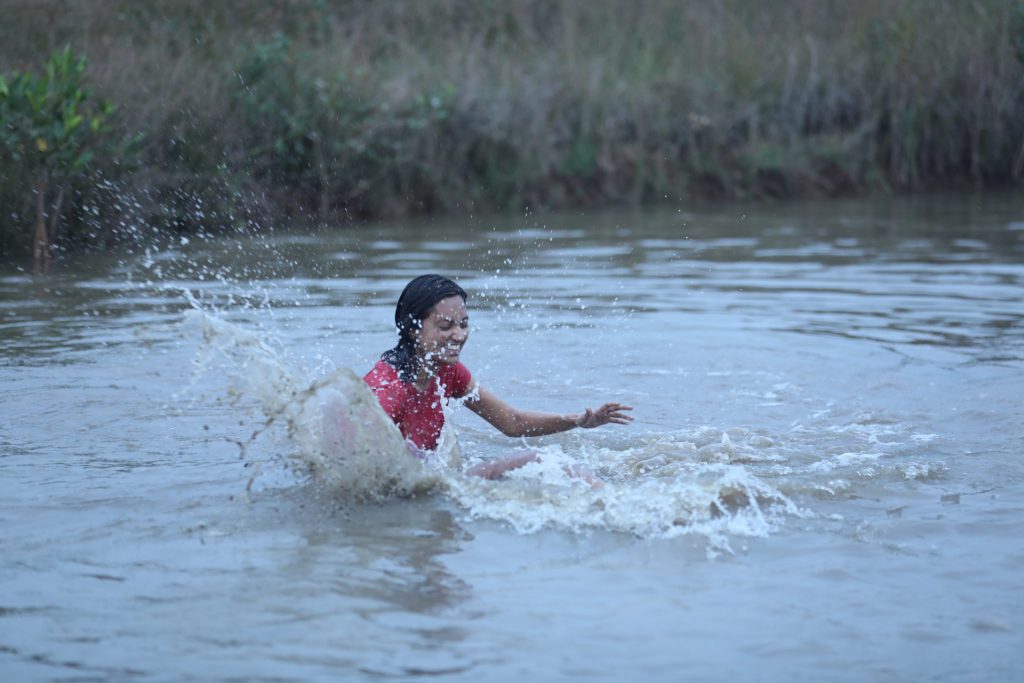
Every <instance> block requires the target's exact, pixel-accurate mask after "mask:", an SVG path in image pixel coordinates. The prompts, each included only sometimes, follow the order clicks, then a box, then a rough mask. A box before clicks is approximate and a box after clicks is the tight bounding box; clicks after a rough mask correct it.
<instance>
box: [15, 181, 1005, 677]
mask: <svg viewBox="0 0 1024 683" xmlns="http://www.w3.org/2000/svg"><path fill="white" fill-rule="evenodd" d="M430 271H437V272H442V273H445V274H448V275H451V276H454V277H455V278H456V279H458V280H459V282H460V283H461V284H462V285H463V286H464V287H465V288H466V289H467V290H469V292H470V302H469V306H470V316H471V324H472V333H471V336H470V340H469V343H468V344H467V346H466V349H465V352H464V354H463V359H464V361H465V362H466V364H467V365H468V366H469V367H470V368H471V369H472V370H473V372H474V374H475V377H476V378H477V379H478V380H479V381H480V383H481V384H483V385H484V386H487V387H488V388H490V389H492V390H493V391H495V392H496V393H498V394H499V395H500V396H502V398H504V399H505V400H507V401H508V402H510V403H512V404H513V405H517V406H520V407H524V408H534V409H541V410H549V411H564V412H569V411H572V412H575V411H578V410H580V409H581V408H582V407H584V406H587V405H591V406H593V405H596V404H598V403H600V402H603V401H606V400H620V401H622V402H625V403H629V404H631V405H633V406H634V408H635V411H634V415H635V417H636V422H635V423H634V424H633V425H631V426H628V427H617V426H607V427H603V428H601V429H598V430H587V431H575V432H570V433H567V434H563V435H556V436H553V437H545V438H543V439H534V440H529V442H523V441H517V440H510V439H507V438H504V437H502V436H501V435H499V434H497V433H496V432H495V431H494V430H492V429H490V428H489V427H488V426H487V425H486V424H485V423H483V422H482V421H480V420H479V419H478V418H476V417H475V416H474V415H472V414H471V413H470V412H469V411H467V410H465V409H459V408H456V409H455V410H454V414H453V416H452V421H453V424H454V425H455V427H456V429H455V432H456V434H457V441H458V443H457V446H449V447H446V449H445V450H444V453H443V456H444V457H442V458H439V460H440V461H441V462H437V463H428V464H427V465H426V466H424V465H421V464H420V463H418V462H415V461H412V460H410V459H403V458H401V457H400V456H401V455H402V453H401V444H397V445H396V444H395V442H394V440H393V438H392V437H393V434H391V435H389V432H388V431H387V428H386V425H382V424H379V423H375V422H374V420H375V417H374V414H373V411H372V410H371V408H372V406H367V405H366V404H365V403H360V389H361V387H360V386H359V384H358V382H353V381H351V377H352V375H351V372H350V370H351V371H355V372H356V373H358V374H362V373H363V372H364V371H365V370H366V369H368V368H369V367H370V366H371V365H372V363H373V362H374V360H375V359H376V357H377V356H378V355H379V354H380V352H381V351H382V350H384V349H385V348H386V347H387V346H389V345H390V343H391V341H392V335H393V331H392V327H391V320H392V315H393V306H394V301H395V299H396V297H397V294H398V293H399V292H400V290H401V288H402V286H403V285H404V284H405V282H406V281H408V280H409V279H410V278H411V277H412V276H414V275H416V274H419V273H422V272H430ZM1022 281H1024V209H1022V207H1021V205H1020V203H1019V202H1017V201H1016V198H1014V197H1010V196H981V197H945V198H925V199H919V200H888V201H883V202H831V203H821V204H795V205H788V204H787V205H779V206H757V205H748V206H743V205H737V206H708V207H702V208H696V209H688V210H682V211H680V210H675V209H662V210H656V211H645V212H602V213H590V214H586V215H547V216H527V217H505V218H500V217H499V218H493V217H490V218H477V219H472V220H463V221H453V220H436V221H408V222H404V223H401V224H381V225H374V226H366V227H361V228H356V229H350V230H343V231H323V232H320V233H314V234H311V233H300V232H292V231H288V230H284V229H279V230H277V231H275V232H274V233H273V235H272V236H269V237H266V236H264V237H256V238H238V239H221V240H213V239H207V238H195V237H194V238H190V239H189V240H183V241H182V242H181V243H175V244H173V245H171V246H169V247H168V248H166V249H163V250H160V251H157V250H154V249H150V250H149V251H147V250H146V249H144V248H138V249H136V250H135V253H134V254H128V255H125V254H119V255H110V256H104V255H94V256H89V257H84V258H82V259H79V260H77V261H76V262H75V263H73V264H63V265H62V266H61V267H60V269H59V271H58V272H57V273H55V274H53V275H51V276H49V277H45V278H33V277H30V276H27V275H25V274H24V273H22V272H20V271H18V270H17V268H16V267H15V266H14V265H11V264H8V265H7V266H4V267H3V269H2V271H0V339H2V349H3V351H2V355H0V368H2V370H0V372H2V376H3V380H4V388H5V391H4V392H3V395H2V397H0V415H2V417H3V419H2V421H0V473H2V474H0V500H2V502H0V523H2V528H3V534H2V536H0V558H2V559H0V674H2V678H3V680H11V681H22V680H24V681H50V680H54V681H56V680H61V681H63V680H76V681H93V680H96V681H122V680H123V681H135V680H139V681H163V680H168V681H172V680H173V681H177V680H189V679H193V680H225V681H226V680H267V681H271V680H273V681H281V680H295V681H300V680H302V681H305V680H382V679H383V680H396V679H397V680H411V679H418V678H441V679H442V680H463V681H477V680H497V681H504V680H520V679H522V678H523V677H535V678H539V679H541V680H568V679H576V678H579V679H585V680H609V681H611V680H623V679H625V678H627V677H629V678H631V679H632V678H636V679H639V680H673V681H674V680H680V679H682V678H690V679H695V680H737V679H738V680H790V679H797V680H799V679H804V680H837V681H855V680H856V681H859V680H865V679H867V680H893V681H902V680H908V681H909V680H915V681H916V680H939V681H973V680H978V679H982V678H984V679H992V680H1010V679H1012V678H1014V677H1015V676H1017V675H1019V674H1018V672H1019V671H1020V669H1021V666H1022V665H1024V655H1022V654H1021V653H1022V652H1024V636H1022V634H1024V616H1022V615H1024V610H1022V607H1024V598H1022V597H1021V596H1022V595H1024V591H1022V589H1024V579H1022V577H1024V572H1022V570H1024V544H1022V541H1021V523H1020V520H1021V512H1022V511H1024V466H1022V465H1021V462H1020V460H1021V459H1020V455H1021V452H1022V450H1024V449H1022V446H1024V427H1022V420H1021V415H1024V392H1022V391H1021V386H1022V379H1024V326H1022V323H1024V305H1022V300H1024V290H1022V288H1021V285H1022ZM325 414H327V415H333V416H335V417H346V416H347V417H348V418H349V422H348V424H350V425H355V426H354V427H352V428H353V429H355V430H356V431H355V432H354V434H355V436H354V437H353V436H352V433H349V441H347V442H346V444H347V445H338V444H337V443H336V441H337V439H336V437H337V435H333V436H332V434H331V433H330V425H332V424H335V423H336V421H334V420H326V421H325V420H324V419H323V416H324V415H325ZM325 425H326V431H325ZM332 439H334V440H333V441H332ZM367 443H369V444H373V446H372V448H373V449H375V450H373V453H372V455H373V457H359V454H358V453H356V452H355V451H358V450H359V448H356V446H358V445H359V444H364V445H365V444H367ZM353 444H356V446H353ZM346 448H347V449H348V450H347V451H346V450H345V449H346ZM525 448H532V449H536V450H539V452H540V453H541V454H542V456H543V457H544V464H543V465H542V466H531V467H529V468H525V469H524V470H523V471H521V472H518V473H516V474H515V475H514V476H510V477H508V478H506V479H505V480H502V481H498V482H483V481H478V480H473V479H470V478H467V477H464V476H462V475H461V474H460V473H459V471H458V470H457V469H454V470H453V469H449V468H447V467H446V464H451V462H452V461H455V460H460V461H461V463H462V464H463V465H466V464H469V463H472V462H475V461H477V460H480V459H487V458H491V457H495V456H498V455H502V454H505V453H509V452H516V451H520V450H522V449H525ZM332 449H333V450H332ZM364 450H365V449H364ZM342 451H344V453H342ZM341 455H344V456H345V457H341ZM363 455H364V456H366V454H365V453H364V454H363ZM560 464H584V465H586V466H588V467H590V468H591V469H593V470H595V471H597V472H598V473H599V474H600V475H601V477H602V478H604V479H605V481H606V482H607V484H606V485H605V486H604V487H603V488H601V489H597V490H593V489H590V488H589V487H587V486H585V485H584V484H582V483H581V482H579V481H578V480H572V479H569V478H566V477H565V475H564V473H563V470H562V468H561V467H560ZM310 468H312V469H313V471H314V472H315V474H313V475H310V474H309V471H310ZM396 492H398V493H399V494H402V495H395V493H396Z"/></svg>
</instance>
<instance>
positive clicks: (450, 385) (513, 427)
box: [364, 275, 633, 480]
mask: <svg viewBox="0 0 1024 683" xmlns="http://www.w3.org/2000/svg"><path fill="white" fill-rule="evenodd" d="M395 324H396V326H397V328H398V332H399V342H398V344H397V345H396V346H395V347H394V348H393V349H391V350H389V351H387V352H386V353H384V354H383V356H382V357H381V360H380V361H379V362H378V363H377V364H376V365H375V366H374V367H373V369H372V370H371V371H370V372H369V373H367V375H366V376H365V377H364V380H365V381H366V383H367V384H368V385H369V386H370V388H371V389H372V390H373V392H374V393H375V394H376V396H377V400H378V401H380V403H381V406H382V407H383V408H384V411H385V412H386V413H387V414H388V416H389V417H390V418H391V419H392V420H393V421H394V422H395V424H396V425H397V426H398V428H399V430H400V431H401V432H402V436H404V437H405V438H406V440H407V442H408V443H409V444H410V445H411V447H412V449H413V450H418V451H424V450H427V451H429V450H433V449H435V448H436V447H437V441H438V438H439V437H440V434H441V430H442V428H443V427H444V419H445V418H444V409H443V405H442V404H443V402H446V401H448V400H449V399H452V398H459V399H464V400H465V403H466V406H467V407H468V408H469V409H470V410H472V411H473V412H474V413H476V414H477V415H479V416H480V417H482V418H483V419H484V420H486V421H487V422H489V423H490V424H491V425H492V426H494V427H495V428H496V429H498V430H499V431H500V432H501V433H502V434H505V435H506V436H512V437H522V436H543V435H546V434H556V433H558V432H564V431H568V430H570V429H574V428H576V427H583V428H591V427H598V426H601V425H604V424H629V423H630V422H631V421H632V419H633V418H632V417H630V416H629V415H627V414H626V411H630V410H632V408H631V407H629V406H625V405H622V404H620V403H605V404H604V405H602V406H601V407H599V408H597V409H593V410H592V409H590V408H587V409H585V410H584V411H583V412H582V413H570V414H556V413H544V412H536V411H526V410H519V409H517V408H514V407H512V406H511V405H509V404H508V403H505V402H504V401H503V400H501V399H500V398H498V396H497V395H496V394H494V393H492V392H490V391H488V390H487V389H484V388H483V387H481V386H479V385H478V384H477V383H476V382H475V380H474V379H473V376H472V373H471V372H470V371H469V370H468V369H467V368H466V366H465V365H463V364H462V363H461V362H459V356H460V354H461V352H462V348H463V346H465V344H466V341H467V339H468V338H469V315H468V312H467V309H466V293H465V291H463V289H462V288H461V287H459V286H458V285H457V284H455V283H454V282H453V281H452V280H449V279H448V278H445V277H441V276H439V275H421V276H420V277H418V278H415V279H414V280H412V281H411V282H410V283H409V284H408V285H406V287H405V289H404V290H403V291H402V295H401V296H400V297H399V300H398V305H397V307H396V310H395ZM536 459H537V456H536V455H535V454H532V453H528V454H523V455H519V456H516V457H513V458H507V459H504V460H501V461H496V462H492V463H488V464H486V465H481V466H478V467H476V468H474V469H473V470H471V473H472V474H476V475H478V476H482V477H486V478H496V477H499V476H501V475H502V474H504V473H505V472H507V471H509V470H511V469H515V468H517V467H522V466H523V465H525V464H526V463H528V462H531V461H534V460H536ZM583 478H585V479H588V480H592V479H593V477H591V476H589V475H586V476H583Z"/></svg>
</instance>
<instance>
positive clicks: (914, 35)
mask: <svg viewBox="0 0 1024 683" xmlns="http://www.w3.org/2000/svg"><path fill="white" fill-rule="evenodd" d="M0 11H2V15H3V17H4V21H3V26H2V28H0V73H2V74H4V75H5V78H6V79H7V82H8V84H9V83H10V82H11V80H12V78H13V76H12V75H13V74H30V73H35V74H42V73H45V72H46V69H47V68H48V67H47V60H48V59H51V58H54V56H55V55H60V54H64V55H67V56H68V58H69V59H71V60H72V61H74V60H76V59H79V58H84V59H85V60H87V61H86V62H85V64H86V65H87V66H86V67H85V69H84V72H83V73H82V74H81V75H80V76H81V78H82V79H85V80H83V81H80V82H76V83H77V84H76V86H75V87H77V88H79V89H81V90H82V91H83V92H85V91H86V90H91V91H93V92H95V93H96V94H97V99H95V100H89V101H91V102H94V103H101V102H109V103H113V104H112V105H101V104H97V105H96V106H97V107H98V109H95V112H96V113H89V114H83V116H86V117H88V116H99V117H101V118H102V127H103V131H104V136H101V137H103V138H104V140H105V142H104V145H105V146H102V145H100V146H98V143H97V142H96V141H91V142H90V143H89V144H88V145H86V144H84V143H83V144H82V145H79V146H75V145H71V146H67V145H65V146H63V149H68V150H70V149H76V150H81V151H80V152H77V153H79V154H80V155H85V154H89V155H90V156H89V158H88V159H87V163H85V164H78V165H76V163H75V162H73V161H72V162H69V164H65V165H64V166H62V168H63V169H65V170H69V169H70V170H73V171H74V172H73V173H69V174H68V173H66V174H65V175H66V176H68V178H67V179H66V180H67V182H66V183H65V184H66V185H67V186H68V187H69V188H71V187H73V188H74V189H73V190H70V189H69V190H66V192H67V195H66V197H67V198H66V199H64V200H63V201H62V202H61V205H60V206H57V205H56V202H55V200H54V199H52V198H47V200H46V202H45V204H46V212H47V214H48V215H47V218H48V220H53V218H52V216H49V214H52V213H53V212H57V213H58V214H60V217H61V220H60V221H56V222H55V225H56V224H63V225H66V226H68V227H67V230H65V231H63V232H60V233H59V234H56V235H54V237H55V239H56V240H57V241H58V242H60V243H62V244H64V243H71V242H74V243H76V244H101V243H105V242H109V241H110V240H112V239H120V238H124V237H126V236H128V237H131V236H137V235H139V234H140V232H147V231H148V232H150V233H152V232H157V233H159V232H165V233H166V232H167V231H171V232H182V231H193V230H200V229H201V230H237V229H260V228H262V227H266V226H268V225H272V224H273V223H274V222H276V221H294V220H301V221H308V222H312V223H319V224H325V225H337V224H340V223H344V222H346V221H349V220H353V219H359V218H366V217H375V216H396V215H404V214H410V213H423V212H455V213H474V212H484V211H495V210H521V209H523V208H524V207H530V208H534V209H540V208H566V207H581V206H600V205H608V204H627V203H628V204H637V203H644V202H664V201H680V200H683V201H685V200H690V199H695V198H714V199H761V198H787V197H800V196H808V195H815V196H833V195H848V194H854V193H865V192H893V191H897V192H904V191H915V190H922V189H935V188H943V189H945V188H952V189H973V188H982V187H997V186H1002V187H1006V186H1017V187H1019V186H1020V185H1021V183H1022V178H1024V1H1021V0H944V1H943V2H934V1H932V0H860V1H858V2H846V1H845V0H777V1H774V2H761V1H759V0H717V1H711V0H706V1H694V2H670V1H668V0H634V1H630V2H627V1H625V0H576V1H571V0H562V1H558V0H507V1H499V0H417V1H413V0H394V1H380V2H363V1H361V0H360V1H357V0H335V1H327V0H233V1H231V2H216V3H210V2H204V1H202V0H134V1H129V0H105V1H104V2H93V1H90V0H0ZM65 48H68V50H69V52H67V53H65V52H64V50H65ZM75 63H77V62H75ZM85 102H86V99H84V98H83V100H82V102H81V103H80V105H79V106H84V103H85ZM89 111H90V112H93V110H91V109H90V110H89ZM4 116H6V118H4V119H3V129H4V131H5V133H4V135H5V136H8V135H12V133H11V131H12V130H13V129H14V128H12V124H11V123H10V121H11V117H10V116H8V115H6V114H5V115H4ZM84 120H85V119H83V121H84ZM90 125H91V124H90ZM89 127H90V126H86V128H84V129H83V130H86V129H88V128H89ZM3 139H4V140H5V141H4V142H3V144H4V146H5V148H4V149H3V150H0V202H2V204H0V245H2V246H0V249H3V250H5V252H7V253H12V252H17V251H18V250H25V249H29V248H30V246H29V245H30V244H31V242H32V240H31V237H32V234H33V233H32V231H31V228H30V226H32V225H33V224H34V218H35V216H36V212H37V201H36V200H37V195H38V193H37V192H36V190H35V188H36V186H37V179H36V178H37V176H35V175H33V174H35V173H36V170H35V169H36V165H37V162H36V161H32V162H30V161H29V160H28V157H27V156H26V154H27V152H25V153H23V152H24V150H26V149H28V148H25V147H16V146H12V144H11V143H9V142H7V139H8V138H7V137H4V138H3ZM125 141H131V143H130V144H128V143H126V142H125ZM19 144H22V143H19ZM101 147H102V149H101ZM16 150H22V151H16ZM101 152H102V153H101ZM72 156H74V154H72ZM79 158H80V159H81V156H80V157H79ZM72 181H73V182H72Z"/></svg>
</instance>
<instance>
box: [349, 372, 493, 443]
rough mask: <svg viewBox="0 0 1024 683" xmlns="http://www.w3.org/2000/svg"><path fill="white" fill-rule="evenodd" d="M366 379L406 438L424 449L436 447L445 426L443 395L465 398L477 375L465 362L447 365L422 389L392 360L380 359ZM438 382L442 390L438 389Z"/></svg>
mask: <svg viewBox="0 0 1024 683" xmlns="http://www.w3.org/2000/svg"><path fill="white" fill-rule="evenodd" d="M363 381H365V382H366V383H367V384H368V385H369V386H370V388H371V389H372V390H373V393H374V394H376V395H377V400H378V401H380V405H381V407H382V408H384V412H385V413H387V414H388V417H390V418H391V419H392V420H394V422H395V424H396V425H398V429H399V431H401V432H402V436H404V437H405V438H406V440H408V441H412V442H413V444H415V445H416V446H417V447H419V448H422V449H424V450H434V449H435V448H437V439H438V437H440V436H441V427H443V426H444V412H443V411H442V410H441V396H443V397H444V398H445V399H448V398H451V397H455V398H462V397H463V396H465V395H466V394H467V393H468V392H469V387H470V385H471V384H472V381H473V375H472V374H470V372H469V369H467V368H466V366H465V365H463V364H462V363H456V364H455V365H445V366H444V367H442V368H441V369H440V370H439V371H438V373H437V376H436V377H434V379H432V380H430V384H429V385H428V386H427V388H426V390H424V391H422V392H421V391H417V390H416V387H415V386H413V385H412V384H411V383H409V382H403V381H402V379H401V377H399V376H398V371H397V370H395V369H394V368H393V367H391V366H390V365H389V364H388V363H386V362H385V361H377V364H376V365H374V366H373V369H372V370H370V372H368V373H366V377H363ZM438 383H440V387H441V391H438Z"/></svg>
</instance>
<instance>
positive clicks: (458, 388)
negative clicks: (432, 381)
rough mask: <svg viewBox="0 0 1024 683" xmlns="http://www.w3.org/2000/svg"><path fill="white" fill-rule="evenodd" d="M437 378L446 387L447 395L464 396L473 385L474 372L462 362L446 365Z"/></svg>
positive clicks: (445, 393)
mask: <svg viewBox="0 0 1024 683" xmlns="http://www.w3.org/2000/svg"><path fill="white" fill-rule="evenodd" d="M437 378H438V380H439V381H440V383H441V386H442V387H444V395H445V396H454V397H455V398H462V397H463V396H465V395H466V394H467V393H469V388H470V387H471V386H473V373H471V372H470V371H469V368H467V367H466V366H465V365H463V364H462V363H461V362H459V363H455V364H454V365H446V366H444V367H443V368H441V370H440V371H439V372H438V373H437Z"/></svg>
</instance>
